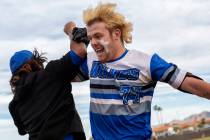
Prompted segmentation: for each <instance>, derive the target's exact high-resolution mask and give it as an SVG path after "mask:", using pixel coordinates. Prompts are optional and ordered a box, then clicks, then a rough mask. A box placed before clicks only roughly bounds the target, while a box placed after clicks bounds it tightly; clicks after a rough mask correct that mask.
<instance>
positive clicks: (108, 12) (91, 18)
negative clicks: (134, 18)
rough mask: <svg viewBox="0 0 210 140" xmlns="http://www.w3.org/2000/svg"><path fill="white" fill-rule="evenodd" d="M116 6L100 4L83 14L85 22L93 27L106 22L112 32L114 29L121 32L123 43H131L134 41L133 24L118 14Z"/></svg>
mask: <svg viewBox="0 0 210 140" xmlns="http://www.w3.org/2000/svg"><path fill="white" fill-rule="evenodd" d="M116 6H117V5H116V4H113V3H106V4H102V3H99V4H98V5H97V6H96V7H95V8H88V9H86V10H84V12H83V20H84V22H85V24H86V25H87V26H90V25H92V24H93V23H94V22H98V21H99V22H104V23H105V24H106V27H107V28H108V30H109V31H110V32H112V31H113V30H114V29H120V30H121V34H122V36H121V41H122V43H123V44H124V43H131V41H132V35H131V32H132V24H131V23H130V22H128V21H126V19H125V17H124V16H123V15H122V14H120V13H118V12H116V11H115V9H116Z"/></svg>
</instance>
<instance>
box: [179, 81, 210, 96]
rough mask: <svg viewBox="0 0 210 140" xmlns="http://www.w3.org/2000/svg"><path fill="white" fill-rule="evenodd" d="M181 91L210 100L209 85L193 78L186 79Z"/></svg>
mask: <svg viewBox="0 0 210 140" xmlns="http://www.w3.org/2000/svg"><path fill="white" fill-rule="evenodd" d="M181 90H183V91H186V92H189V93H191V94H194V95H197V96H200V97H203V98H207V99H210V84H209V83H207V82H205V81H203V80H200V79H196V78H194V77H186V78H185V80H184V81H183V83H182V85H181Z"/></svg>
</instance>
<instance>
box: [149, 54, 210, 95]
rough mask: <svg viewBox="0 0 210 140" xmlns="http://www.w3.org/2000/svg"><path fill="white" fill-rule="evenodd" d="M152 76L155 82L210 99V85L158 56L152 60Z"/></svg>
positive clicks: (154, 56)
mask: <svg viewBox="0 0 210 140" xmlns="http://www.w3.org/2000/svg"><path fill="white" fill-rule="evenodd" d="M150 68H151V76H152V79H153V80H154V81H161V82H165V83H168V84H170V85H171V86H172V87H174V88H176V89H178V90H180V91H184V92H188V93H191V94H194V95H197V96H200V97H204V98H207V99H210V84H209V83H206V82H205V81H203V80H202V79H201V78H199V77H197V76H195V75H192V74H191V73H188V72H185V71H183V70H181V69H179V68H178V67H177V66H176V65H174V64H172V63H168V62H166V61H165V60H163V59H162V58H160V57H159V56H158V55H157V54H155V55H153V56H152V59H151V67H150Z"/></svg>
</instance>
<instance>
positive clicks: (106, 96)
mask: <svg viewBox="0 0 210 140" xmlns="http://www.w3.org/2000/svg"><path fill="white" fill-rule="evenodd" d="M90 97H92V98H98V99H121V100H122V97H121V96H120V94H119V93H116V94H109V93H91V94H90Z"/></svg>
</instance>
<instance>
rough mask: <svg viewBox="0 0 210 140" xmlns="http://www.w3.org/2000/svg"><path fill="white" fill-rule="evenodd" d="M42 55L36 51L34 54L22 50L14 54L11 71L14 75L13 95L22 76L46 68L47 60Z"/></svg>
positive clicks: (11, 82)
mask: <svg viewBox="0 0 210 140" xmlns="http://www.w3.org/2000/svg"><path fill="white" fill-rule="evenodd" d="M42 55H43V53H41V54H39V53H38V51H37V50H36V49H35V50H34V51H33V53H32V52H30V51H28V50H21V51H18V52H15V53H14V55H13V56H12V57H11V59H10V70H11V73H12V77H11V79H10V85H11V88H12V91H13V93H14V91H15V87H16V85H17V83H18V81H19V80H20V78H21V76H22V75H25V74H28V73H30V72H34V71H39V70H42V69H43V68H44V65H43V63H44V62H45V61H46V60H47V59H46V57H44V56H42Z"/></svg>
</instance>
